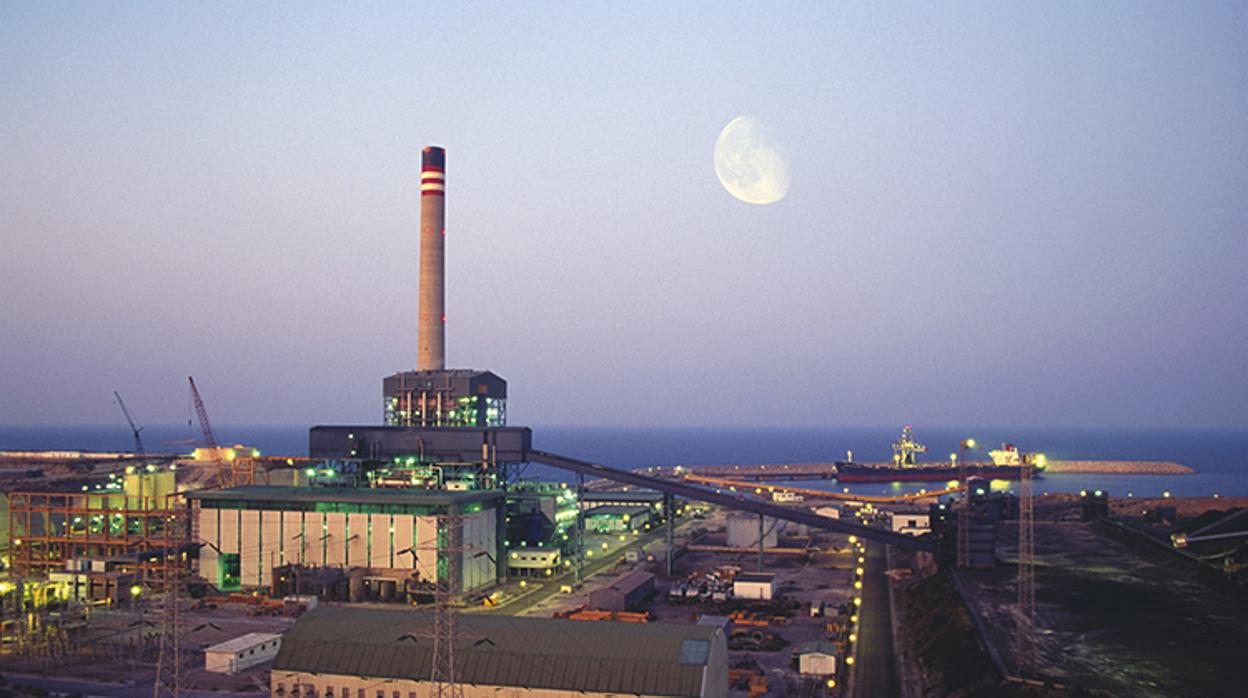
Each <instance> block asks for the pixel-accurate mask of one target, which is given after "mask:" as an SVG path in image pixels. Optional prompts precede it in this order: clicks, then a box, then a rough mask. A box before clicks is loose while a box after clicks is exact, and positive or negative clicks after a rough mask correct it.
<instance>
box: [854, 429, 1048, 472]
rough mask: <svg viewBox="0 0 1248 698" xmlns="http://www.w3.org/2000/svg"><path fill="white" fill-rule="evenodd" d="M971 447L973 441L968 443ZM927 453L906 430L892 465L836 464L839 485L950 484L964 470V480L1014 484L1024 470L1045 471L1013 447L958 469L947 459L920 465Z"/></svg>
mask: <svg viewBox="0 0 1248 698" xmlns="http://www.w3.org/2000/svg"><path fill="white" fill-rule="evenodd" d="M968 445H969V446H970V447H974V441H970V442H968ZM926 452H927V446H924V445H923V444H920V443H919V442H918V441H915V439H914V430H913V429H912V428H911V427H909V426H907V427H905V428H904V429H902V430H901V436H900V437H899V438H898V439H897V440H896V441H894V442H893V462H892V463H878V464H877V463H854V462H853V461H852V460H848V461H837V463H836V479H837V481H838V482H950V481H953V480H958V479H959V477H960V473H961V472H962V471H963V470H965V472H966V476H967V477H982V478H987V479H990V480H1017V479H1019V478H1020V477H1022V476H1023V472H1024V470H1023V469H1024V468H1029V469H1030V470H1031V476H1032V477H1035V476H1036V475H1038V474H1039V473H1040V472H1041V471H1043V470H1044V456H1043V455H1040V454H1023V453H1022V452H1020V451H1019V450H1018V448H1017V447H1015V446H1014V444H1008V443H1007V444H1002V445H1001V448H1000V449H999V450H994V451H989V452H988V456H989V457H990V458H991V459H992V460H991V462H964V463H963V464H962V465H961V466H959V465H958V463H957V461H956V460H954V459H952V458H951V459H950V460H949V461H947V462H943V463H919V462H918V456H919V455H920V454H922V453H926Z"/></svg>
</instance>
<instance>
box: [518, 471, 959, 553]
mask: <svg viewBox="0 0 1248 698" xmlns="http://www.w3.org/2000/svg"><path fill="white" fill-rule="evenodd" d="M526 460H528V461H529V462H531V463H540V464H542V465H548V466H550V467H552V468H559V469H560V470H568V471H571V472H574V473H580V474H583V475H589V476H593V477H600V478H604V479H607V480H612V481H614V482H619V483H622V484H625V485H632V486H634V487H644V488H646V489H651V490H658V491H659V492H663V493H665V494H670V495H673V496H676V497H683V498H685V499H692V500H695V501H699V502H706V503H708V504H715V505H717V506H721V507H726V508H728V509H736V510H737V511H745V512H749V513H751V514H758V515H760V516H768V517H772V518H776V519H781V520H784V521H792V522H794V523H798V524H805V525H807V526H810V527H811V528H818V529H822V530H825V531H832V532H834V533H844V534H848V535H855V536H859V537H861V538H865V539H867V540H874V541H877V542H880V543H888V544H890V545H897V546H900V547H903V548H908V549H910V550H923V551H926V552H935V550H936V545H935V543H934V542H933V541H932V540H930V539H929V538H926V537H925V538H916V537H914V536H909V535H905V534H902V533H893V532H892V531H885V530H882V529H878V528H870V527H868V526H860V525H858V524H854V523H850V522H848V521H841V520H840V519H833V518H830V517H827V516H820V515H818V514H816V513H814V512H811V511H807V510H805V509H796V508H792V507H784V506H779V505H777V504H771V503H768V502H762V501H759V500H756V499H753V498H752V497H747V496H746V495H744V494H725V493H722V492H716V491H715V490H710V489H706V488H704V487H699V486H697V485H693V484H690V483H688V482H684V481H680V480H666V479H663V478H657V477H651V476H649V475H640V474H638V473H634V472H632V471H630V470H621V469H619V468H609V467H607V466H605V465H599V464H597V463H590V462H588V461H583V460H578V459H576V458H570V457H568V456H561V455H558V454H555V453H548V452H546V451H538V450H532V449H530V450H529V451H528V453H527V459H526Z"/></svg>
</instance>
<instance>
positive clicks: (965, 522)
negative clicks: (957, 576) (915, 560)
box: [957, 452, 971, 569]
mask: <svg viewBox="0 0 1248 698" xmlns="http://www.w3.org/2000/svg"><path fill="white" fill-rule="evenodd" d="M958 479H959V480H961V481H962V506H961V508H959V509H958V536H957V544H958V568H959V569H966V568H967V567H970V566H971V484H970V480H971V477H970V468H968V467H967V465H966V454H965V452H964V453H963V456H962V459H961V460H960V461H958Z"/></svg>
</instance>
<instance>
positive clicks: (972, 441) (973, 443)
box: [966, 439, 975, 448]
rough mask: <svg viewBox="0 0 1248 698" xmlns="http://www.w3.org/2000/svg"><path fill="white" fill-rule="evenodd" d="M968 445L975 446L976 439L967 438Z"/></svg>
mask: <svg viewBox="0 0 1248 698" xmlns="http://www.w3.org/2000/svg"><path fill="white" fill-rule="evenodd" d="M966 447H967V448H975V439H967V440H966Z"/></svg>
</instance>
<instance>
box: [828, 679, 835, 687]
mask: <svg viewBox="0 0 1248 698" xmlns="http://www.w3.org/2000/svg"><path fill="white" fill-rule="evenodd" d="M826 685H827V687H828V688H836V679H828V683H827V684H826Z"/></svg>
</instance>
